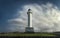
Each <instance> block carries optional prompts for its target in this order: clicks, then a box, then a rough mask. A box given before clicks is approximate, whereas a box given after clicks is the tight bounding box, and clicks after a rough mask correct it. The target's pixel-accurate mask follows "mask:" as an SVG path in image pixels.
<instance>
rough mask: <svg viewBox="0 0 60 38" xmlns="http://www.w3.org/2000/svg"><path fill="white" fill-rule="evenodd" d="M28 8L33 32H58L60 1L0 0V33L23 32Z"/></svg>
mask: <svg viewBox="0 0 60 38" xmlns="http://www.w3.org/2000/svg"><path fill="white" fill-rule="evenodd" d="M29 8H30V9H31V10H32V13H33V16H32V17H33V20H32V22H33V23H32V25H33V27H34V31H35V32H56V31H60V0H0V32H15V31H18V32H24V31H25V28H26V27H27V20H28V19H27V10H28V9H29Z"/></svg>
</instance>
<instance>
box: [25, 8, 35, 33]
mask: <svg viewBox="0 0 60 38" xmlns="http://www.w3.org/2000/svg"><path fill="white" fill-rule="evenodd" d="M27 16H28V26H27V27H26V29H25V32H30V33H32V32H34V28H33V26H32V10H31V9H28V11H27Z"/></svg>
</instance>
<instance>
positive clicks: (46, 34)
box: [0, 33, 56, 36]
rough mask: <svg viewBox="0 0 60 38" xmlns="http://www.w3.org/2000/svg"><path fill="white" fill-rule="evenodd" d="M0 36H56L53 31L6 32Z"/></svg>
mask: <svg viewBox="0 0 60 38" xmlns="http://www.w3.org/2000/svg"><path fill="white" fill-rule="evenodd" d="M0 36H56V35H54V34H51V33H4V34H0Z"/></svg>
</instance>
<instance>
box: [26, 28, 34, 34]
mask: <svg viewBox="0 0 60 38" xmlns="http://www.w3.org/2000/svg"><path fill="white" fill-rule="evenodd" d="M25 32H26V33H34V28H33V27H26V29H25Z"/></svg>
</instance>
